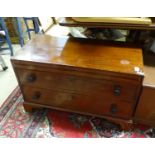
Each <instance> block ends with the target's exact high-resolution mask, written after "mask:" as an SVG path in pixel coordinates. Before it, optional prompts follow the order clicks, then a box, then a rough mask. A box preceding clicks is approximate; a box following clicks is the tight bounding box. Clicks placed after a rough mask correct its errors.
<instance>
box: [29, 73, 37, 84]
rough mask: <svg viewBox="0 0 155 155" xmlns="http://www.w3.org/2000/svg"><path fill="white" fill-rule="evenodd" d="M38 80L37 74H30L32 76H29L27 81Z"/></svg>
mask: <svg viewBox="0 0 155 155" xmlns="http://www.w3.org/2000/svg"><path fill="white" fill-rule="evenodd" d="M35 80H36V76H35V74H30V75H28V76H27V81H28V82H30V83H31V82H34V81H35Z"/></svg>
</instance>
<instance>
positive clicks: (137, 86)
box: [11, 35, 143, 128]
mask: <svg viewBox="0 0 155 155" xmlns="http://www.w3.org/2000/svg"><path fill="white" fill-rule="evenodd" d="M11 61H12V65H13V67H14V71H15V73H16V76H17V79H18V82H19V85H20V88H21V90H22V93H23V97H24V101H25V103H24V104H25V105H32V106H42V107H48V108H54V109H59V110H65V111H72V112H77V113H82V114H89V115H95V116H100V117H104V118H108V119H109V120H112V121H115V122H117V123H120V124H121V126H122V128H126V127H129V126H130V124H131V122H132V117H133V114H134V112H135V107H136V105H137V102H138V99H139V95H140V91H141V86H142V80H143V59H142V51H141V49H140V48H138V47H133V46H129V45H127V46H124V44H117V43H115V44H110V43H107V42H104V44H103V41H97V40H89V39H75V38H68V37H66V38H55V37H51V36H47V35H37V36H36V37H35V38H34V39H33V40H32V41H30V42H29V43H28V44H27V45H26V46H25V47H24V48H23V49H22V50H21V51H19V53H18V54H17V55H16V56H15V57H13V58H12V59H11ZM27 107H28V106H27ZM27 107H26V109H29V108H27ZM29 110H30V109H29Z"/></svg>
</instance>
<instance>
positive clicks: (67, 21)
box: [59, 17, 155, 30]
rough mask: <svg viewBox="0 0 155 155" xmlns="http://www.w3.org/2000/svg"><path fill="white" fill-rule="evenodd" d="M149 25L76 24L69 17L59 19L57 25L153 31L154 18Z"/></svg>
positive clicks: (154, 28) (154, 27)
mask: <svg viewBox="0 0 155 155" xmlns="http://www.w3.org/2000/svg"><path fill="white" fill-rule="evenodd" d="M151 20H152V24H150V25H136V24H124V23H101V22H91V23H89V22H76V21H75V20H73V19H72V18H71V17H66V18H61V19H60V20H59V24H60V25H61V26H68V27H89V28H90V27H91V28H113V29H115V28H116V29H133V30H155V18H153V17H152V18H151Z"/></svg>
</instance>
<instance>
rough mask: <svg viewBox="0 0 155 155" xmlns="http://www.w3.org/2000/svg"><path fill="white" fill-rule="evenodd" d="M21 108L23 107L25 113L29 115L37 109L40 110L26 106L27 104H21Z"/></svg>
mask: <svg viewBox="0 0 155 155" xmlns="http://www.w3.org/2000/svg"><path fill="white" fill-rule="evenodd" d="M23 107H24V109H25V111H26V112H29V113H32V112H34V111H35V110H36V109H39V108H40V107H37V106H32V105H28V104H23Z"/></svg>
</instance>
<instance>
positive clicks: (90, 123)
mask: <svg viewBox="0 0 155 155" xmlns="http://www.w3.org/2000/svg"><path fill="white" fill-rule="evenodd" d="M22 103H23V98H22V95H21V92H20V89H19V88H16V89H15V90H14V91H13V92H12V94H11V95H10V96H9V97H8V99H7V100H6V101H5V102H4V104H3V105H2V107H1V108H0V137H10V138H23V137H32V138H33V137H34V138H35V137H36V138H54V137H66V138H83V137H88V138H99V137H103V138H106V137H111V138H113V137H118V138H120V137H131V138H140V137H141V138H143V137H155V129H153V128H149V127H146V126H142V125H139V126H136V127H135V128H134V129H133V130H132V131H129V132H125V131H121V130H120V129H119V127H118V126H117V125H115V124H112V123H111V122H108V121H107V120H105V119H101V118H95V117H91V116H84V115H79V114H74V113H68V112H60V111H56V110H50V109H42V110H38V111H36V112H34V113H33V114H31V113H27V112H25V111H24V109H23V105H22Z"/></svg>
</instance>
